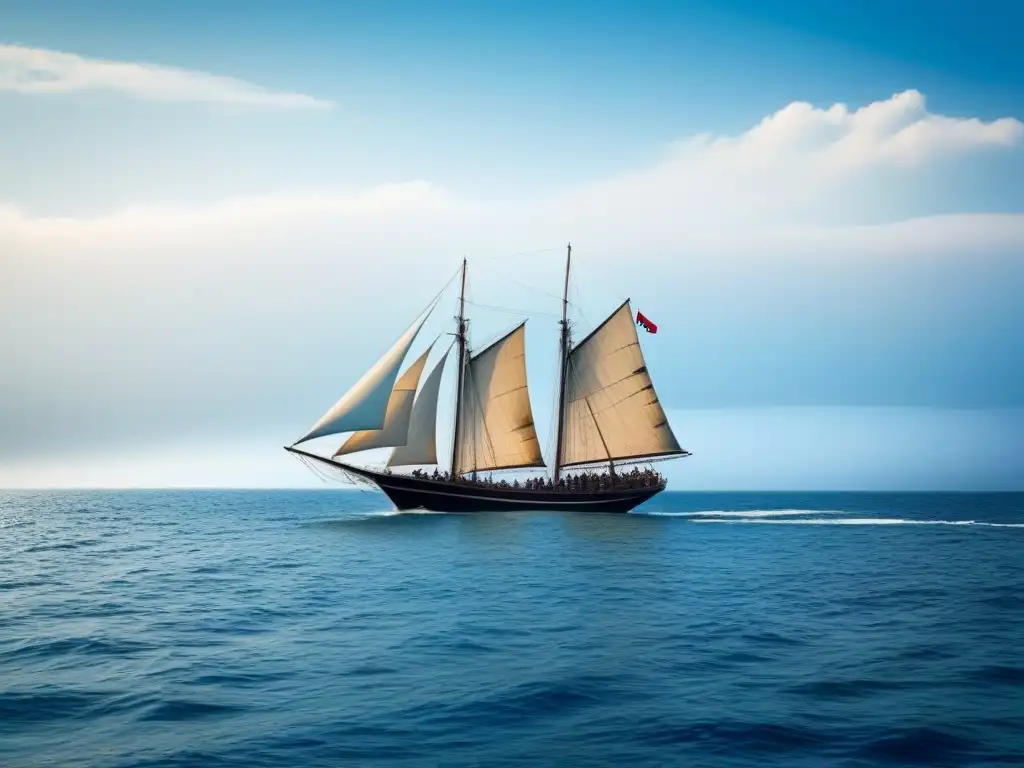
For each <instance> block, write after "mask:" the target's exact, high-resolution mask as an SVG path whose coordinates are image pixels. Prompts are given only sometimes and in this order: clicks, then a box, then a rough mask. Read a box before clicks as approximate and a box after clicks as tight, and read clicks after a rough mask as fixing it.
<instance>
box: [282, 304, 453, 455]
mask: <svg viewBox="0 0 1024 768" xmlns="http://www.w3.org/2000/svg"><path fill="white" fill-rule="evenodd" d="M436 305H437V299H434V301H433V303H431V305H430V306H429V307H428V308H427V310H426V311H425V312H424V313H423V315H422V316H421V317H420V318H419V319H417V320H416V322H414V323H413V324H412V325H411V326H410V327H409V329H408V330H407V331H406V332H405V333H403V334H402V335H401V337H400V338H399V339H398V341H396V342H395V343H394V345H393V346H392V347H391V349H389V350H388V351H387V353H386V354H385V355H384V356H383V357H382V358H381V359H380V360H378V361H377V362H376V363H375V364H374V366H373V367H372V368H371V369H370V370H369V371H367V372H366V373H365V374H363V377H362V378H361V379H360V380H359V381H357V382H356V383H355V385H354V386H353V387H352V388H351V389H350V390H349V391H348V392H346V393H345V394H344V395H342V396H341V399H339V400H338V402H336V403H335V404H334V405H333V406H332V407H331V409H330V410H329V411H327V413H325V414H324V415H323V416H321V417H320V420H319V421H318V422H317V423H316V424H314V425H313V427H312V428H311V429H310V430H309V431H308V432H307V433H306V434H305V435H303V436H302V437H300V438H299V439H298V440H296V441H295V443H294V445H298V444H299V443H304V442H306V441H307V440H313V439H314V438H317V437H324V436H326V435H336V434H340V433H342V432H358V431H360V430H364V429H381V428H382V427H383V426H384V418H385V415H386V413H387V408H388V401H389V400H390V399H391V390H392V388H393V387H394V385H395V379H397V378H398V369H399V368H401V367H402V361H403V360H405V355H406V353H407V352H408V351H409V347H410V346H412V343H413V341H414V340H415V339H416V334H417V333H419V331H420V328H422V327H423V323H424V322H425V321H426V319H427V317H428V316H429V315H430V313H431V311H432V310H433V309H434V307H435V306H436Z"/></svg>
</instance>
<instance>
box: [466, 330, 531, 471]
mask: <svg viewBox="0 0 1024 768" xmlns="http://www.w3.org/2000/svg"><path fill="white" fill-rule="evenodd" d="M465 377H466V378H465V392H464V395H463V398H462V403H461V404H460V415H459V421H460V424H461V427H460V428H461V430H462V432H461V435H460V439H459V445H458V447H457V453H456V456H455V461H453V462H452V463H453V472H454V473H455V474H465V473H467V472H482V471H486V470H492V469H517V468H521V467H543V466H544V459H543V457H542V456H541V452H540V443H539V442H538V441H537V431H536V429H535V427H534V424H533V410H532V409H531V407H530V393H529V390H528V388H527V384H526V324H525V323H522V324H520V325H519V326H517V327H516V328H515V329H514V330H512V331H511V332H510V333H508V334H507V335H505V336H503V337H501V338H500V339H498V340H497V341H496V342H494V343H493V344H491V345H490V346H489V347H487V348H486V349H484V350H482V351H481V352H478V353H477V354H475V355H473V356H472V357H471V358H470V359H469V361H468V363H467V364H466V371H465Z"/></svg>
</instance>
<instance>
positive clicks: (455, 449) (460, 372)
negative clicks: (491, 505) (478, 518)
mask: <svg viewBox="0 0 1024 768" xmlns="http://www.w3.org/2000/svg"><path fill="white" fill-rule="evenodd" d="M458 319H459V329H458V331H457V332H456V333H455V338H456V340H457V341H458V344H459V365H458V368H456V371H457V374H456V381H457V382H458V383H457V384H456V385H455V428H454V429H453V430H452V477H453V478H454V476H455V468H456V466H457V464H458V461H459V439H460V438H461V437H462V436H461V435H460V434H459V427H460V424H459V421H460V419H459V416H460V415H461V413H462V385H463V382H464V380H465V377H466V259H465V258H463V259H462V287H461V288H460V290H459V318H458Z"/></svg>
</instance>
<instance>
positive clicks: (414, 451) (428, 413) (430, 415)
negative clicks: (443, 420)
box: [387, 352, 448, 467]
mask: <svg viewBox="0 0 1024 768" xmlns="http://www.w3.org/2000/svg"><path fill="white" fill-rule="evenodd" d="M447 360H448V352H445V353H444V356H443V357H442V358H441V360H440V362H438V364H437V365H435V366H434V370H432V371H431V372H430V375H429V376H427V380H426V381H425V382H423V388H422V389H420V393H419V395H418V396H417V398H416V402H415V403H414V404H413V406H412V418H411V420H410V421H409V434H408V439H407V440H406V442H405V445H399V446H398V447H397V448H395V450H394V451H392V452H391V458H389V459H388V464H387V465H388V466H389V467H408V466H413V465H416V464H437V400H438V395H439V394H440V392H441V375H442V374H443V373H444V364H445V362H446V361H447Z"/></svg>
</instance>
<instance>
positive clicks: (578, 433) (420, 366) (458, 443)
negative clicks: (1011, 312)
mask: <svg viewBox="0 0 1024 768" xmlns="http://www.w3.org/2000/svg"><path fill="white" fill-rule="evenodd" d="M571 263H572V246H571V245H570V246H568V248H567V251H566V264H565V283H564V288H563V295H562V319H561V322H560V326H561V334H560V340H559V378H558V410H557V414H556V439H555V448H554V456H553V461H552V467H551V469H552V473H551V476H550V478H546V479H544V480H539V479H533V480H527V481H525V482H524V483H522V484H520V483H519V481H518V480H515V481H513V482H512V483H511V484H510V483H509V482H507V481H499V482H494V480H493V474H490V473H493V472H495V471H502V470H528V469H529V470H536V469H546V463H545V461H544V458H543V456H542V453H541V449H540V443H539V441H538V439H537V431H536V428H535V426H534V420H533V410H532V408H531V405H530V394H529V388H528V386H527V380H526V323H525V321H524V322H522V323H520V324H519V325H517V326H516V327H515V328H513V329H512V330H511V331H509V332H508V333H506V334H505V335H504V336H502V337H501V338H499V339H498V340H497V341H494V342H493V343H491V344H489V345H488V346H486V347H484V348H482V349H479V350H472V349H471V348H470V344H469V338H468V318H467V317H466V260H465V259H463V262H462V279H461V290H460V295H459V314H458V317H457V318H456V321H457V326H456V331H455V334H454V335H455V343H454V345H453V346H455V347H457V356H456V357H457V363H456V364H457V369H456V372H455V381H456V384H455V389H456V393H455V409H454V424H453V429H452V452H451V463H450V469H449V470H448V471H446V472H443V473H442V472H440V471H439V468H438V453H437V435H436V432H437V430H436V427H437V420H438V416H437V404H438V398H439V395H440V389H441V377H442V373H443V371H444V367H445V364H446V363H447V361H448V356H449V352H450V351H451V348H449V350H448V351H446V352H445V353H444V354H443V356H442V357H441V359H440V360H439V361H438V362H437V364H436V365H435V366H434V368H433V369H432V370H431V371H430V373H429V375H428V376H427V377H426V380H425V381H424V383H423V386H422V387H421V386H419V382H420V379H421V377H422V374H423V371H424V368H425V367H426V363H427V358H428V356H429V355H430V352H431V350H432V349H433V344H431V345H430V346H428V348H427V350H426V351H425V352H424V353H423V354H421V355H420V356H419V357H418V358H417V359H416V360H415V361H414V362H413V363H412V365H410V366H409V367H408V368H407V369H406V370H405V372H404V373H402V375H401V376H399V375H398V373H399V370H400V369H401V367H402V364H403V362H404V360H405V357H406V355H407V354H408V351H409V349H410V347H411V346H412V344H413V342H414V341H415V339H416V336H417V334H418V333H419V331H420V329H421V328H422V327H423V324H424V322H426V319H427V317H428V316H429V315H430V313H431V312H432V311H433V309H434V308H435V307H436V306H437V303H438V301H439V300H440V295H441V294H439V295H438V296H437V297H435V298H434V300H433V301H432V302H431V304H430V305H429V306H428V307H427V308H426V309H425V310H424V311H423V312H422V313H421V314H420V316H419V317H418V318H417V319H416V320H415V321H414V322H413V324H412V325H411V326H410V327H409V328H408V329H407V330H406V331H405V333H403V334H402V336H401V337H400V338H399V339H398V340H397V341H396V342H395V343H394V345H393V346H392V347H391V349H389V350H388V351H387V353H385V355H384V356H383V357H381V358H380V360H378V361H377V363H376V364H375V365H374V366H373V367H372V368H371V369H370V370H369V371H367V372H366V374H364V376H363V377H362V378H361V379H360V380H359V381H358V382H356V384H355V385H353V386H352V388H351V389H349V390H348V391H347V392H346V393H345V394H344V395H342V397H341V399H339V400H338V401H337V402H336V403H335V404H334V405H333V406H332V407H331V408H330V410H328V411H327V412H326V413H325V414H324V415H323V416H322V417H321V418H320V419H319V420H318V421H317V422H316V423H315V424H314V425H313V426H312V427H311V428H310V429H309V431H308V432H306V434H304V435H303V436H302V437H300V438H299V439H298V440H296V441H295V442H294V443H293V444H292V445H290V446H286V447H285V450H287V451H289V452H290V453H292V454H294V455H296V456H298V457H300V458H301V459H303V460H304V461H307V462H308V463H311V466H320V467H323V466H327V467H330V468H331V469H332V470H335V471H337V472H339V473H340V474H342V475H344V476H346V477H347V478H348V479H349V480H352V481H354V482H356V483H362V484H368V485H371V486H376V487H377V488H379V489H380V490H381V491H383V492H384V493H385V494H386V495H387V496H388V497H389V498H390V499H391V501H392V502H393V503H394V504H395V506H396V507H397V508H398V509H400V510H414V509H425V510H431V511H438V512H483V511H508V510H566V511H578V512H628V511H630V510H631V509H633V508H635V507H636V506H637V505H639V504H641V503H643V502H644V501H646V500H647V499H650V498H651V497H653V496H655V495H656V494H658V493H660V492H661V491H663V490H664V489H665V487H666V480H665V478H664V477H663V476H662V475H661V474H659V473H657V472H655V471H653V470H652V469H650V468H645V469H644V470H642V471H641V470H640V469H639V468H638V465H639V464H640V463H646V464H648V465H650V463H651V462H653V461H657V460H663V459H671V458H679V457H683V456H689V455H690V453H689V451H686V450H684V449H683V448H681V447H680V445H679V442H678V441H677V440H676V437H675V434H673V432H672V428H671V426H670V425H669V423H668V419H667V418H666V415H665V411H664V409H663V408H662V406H661V403H660V402H659V400H658V396H657V394H656V392H655V390H654V384H653V382H652V380H651V375H650V372H649V371H648V369H647V364H646V362H645V360H644V354H643V350H642V349H641V347H640V340H639V338H638V336H637V331H636V326H635V325H634V320H633V311H632V308H631V306H630V302H629V299H626V300H625V301H624V302H623V303H622V304H621V305H619V307H618V308H617V309H615V311H613V312H612V313H611V314H610V315H608V317H607V318H606V319H605V320H604V322H602V323H601V324H600V325H598V326H597V327H596V328H595V329H594V330H593V331H592V332H591V333H590V334H589V335H587V336H586V337H585V338H583V339H581V340H580V341H579V342H577V343H574V342H573V339H572V333H571V324H570V322H569V320H568V315H567V313H568V305H569V301H568V294H569V276H570V267H571ZM441 293H442V294H443V293H444V291H443V290H442V292H441ZM638 322H646V318H642V317H640V319H639V320H638ZM435 343H436V342H435ZM417 390H419V393H418V394H417ZM343 433H351V434H350V435H349V437H348V438H347V439H346V440H345V441H344V442H343V443H342V444H341V446H340V447H339V448H338V449H337V450H336V451H335V452H334V454H333V455H332V456H323V455H319V454H316V453H313V452H311V451H308V450H305V449H303V448H299V447H297V446H299V445H300V444H302V443H305V442H307V441H309V440H314V439H316V438H320V437H325V436H329V435H337V434H343ZM379 448H392V449H393V450H392V452H391V454H390V457H389V458H388V460H387V462H386V465H385V467H384V468H382V469H379V470H378V469H373V468H370V467H361V466H357V465H355V464H352V463H350V461H348V460H345V461H343V460H341V459H339V457H346V458H347V457H348V456H349V455H350V454H354V453H358V452H361V451H367V450H371V449H379ZM431 466H433V467H434V468H435V469H434V471H433V472H432V473H430V474H428V473H427V472H426V471H424V470H422V469H419V467H431ZM411 467H417V469H414V470H412V471H411V472H409V471H406V472H402V471H400V470H401V469H403V468H404V469H407V470H408V469H409V468H411ZM594 467H600V468H601V470H602V471H601V472H599V473H598V472H594V471H592V470H593V468H594ZM630 467H632V468H630ZM396 470H398V471H396ZM483 473H489V475H488V477H487V478H485V477H483Z"/></svg>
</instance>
